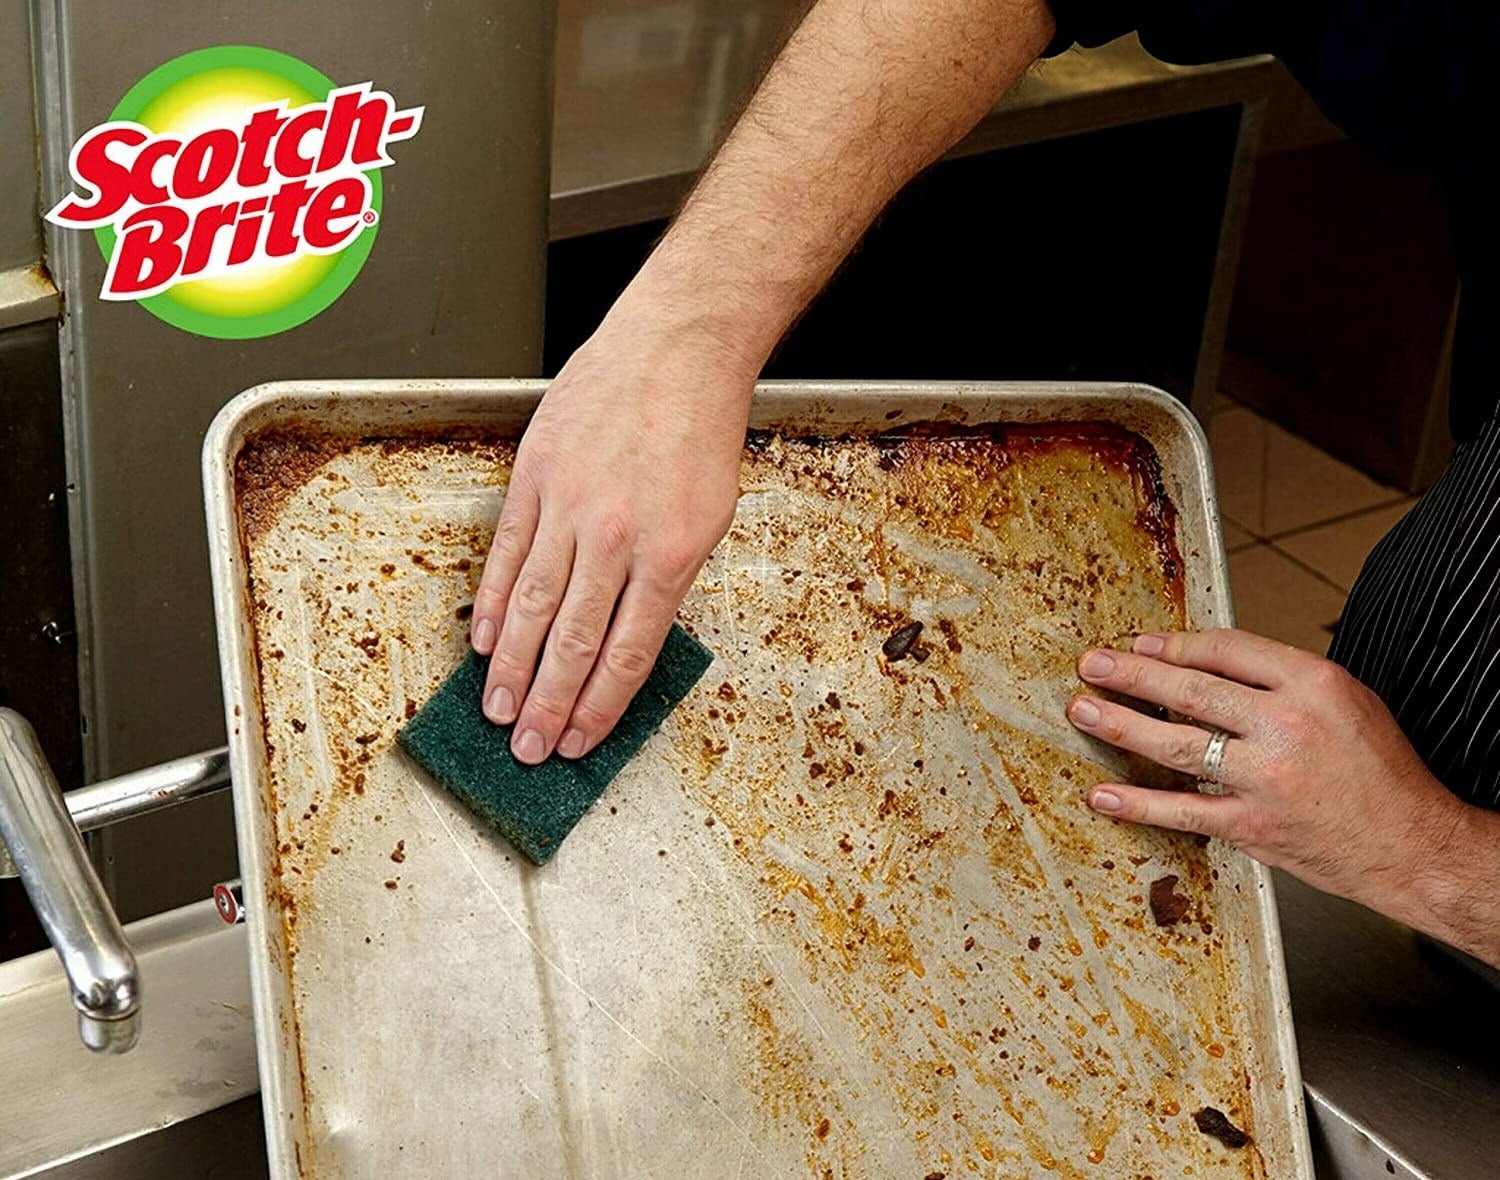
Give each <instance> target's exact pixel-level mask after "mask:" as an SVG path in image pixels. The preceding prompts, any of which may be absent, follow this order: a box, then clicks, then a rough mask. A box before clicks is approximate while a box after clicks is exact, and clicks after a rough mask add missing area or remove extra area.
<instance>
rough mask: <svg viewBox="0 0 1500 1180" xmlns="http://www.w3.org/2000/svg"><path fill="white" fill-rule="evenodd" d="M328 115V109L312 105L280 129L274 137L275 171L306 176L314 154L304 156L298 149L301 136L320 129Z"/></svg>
mask: <svg viewBox="0 0 1500 1180" xmlns="http://www.w3.org/2000/svg"><path fill="white" fill-rule="evenodd" d="M327 117H328V111H327V110H326V109H325V108H323V107H314V108H313V109H312V110H310V111H303V112H302V113H301V114H300V115H298V116H297V117H296V118H294V119H293V120H292V121H291V122H290V123H288V124H287V125H286V127H285V128H283V129H282V132H281V134H280V135H278V136H277V137H276V171H277V172H279V173H281V175H283V176H306V175H307V174H308V173H309V172H311V171H312V170H313V160H314V159H316V156H304V155H303V154H302V153H301V151H300V150H299V149H300V148H301V147H302V140H303V137H305V136H306V135H307V133H308V132H309V131H317V130H320V129H321V128H322V126H323V121H324V120H325V119H326V118H327Z"/></svg>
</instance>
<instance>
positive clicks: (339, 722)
mask: <svg viewBox="0 0 1500 1180" xmlns="http://www.w3.org/2000/svg"><path fill="white" fill-rule="evenodd" d="M540 388H541V386H540V385H539V384H537V383H528V382H521V383H517V382H488V383H451V382H450V383H442V382H432V383H426V384H412V383H400V382H372V383H365V384H358V385H343V386H340V387H338V388H337V389H336V390H332V391H331V390H329V389H328V388H326V387H324V386H321V385H295V384H293V385H288V384H282V385H276V386H266V387H261V388H259V389H257V390H252V391H250V392H248V393H246V394H244V395H242V396H241V397H240V398H239V399H237V400H236V401H235V402H233V403H232V404H231V405H230V406H229V407H228V408H226V410H225V411H224V412H223V413H222V414H221V415H220V417H219V419H218V421H217V423H216V424H215V426H214V428H213V430H212V432H211V434H210V438H209V440H208V443H207V446H206V448H205V459H204V468H205V481H206V487H207V496H208V504H209V513H210V526H211V531H212V538H213V548H214V554H213V557H214V563H215V570H214V573H215V584H216V594H217V599H218V612H219V616H218V617H219V631H220V642H221V649H222V655H223V668H224V678H225V684H226V686H227V691H226V700H227V705H226V707H227V709H228V713H229V723H230V728H231V732H232V737H231V752H232V757H233V761H234V774H235V791H236V806H237V809H238V821H239V832H240V846H241V858H242V871H243V874H244V877H245V883H246V899H247V902H248V903H249V905H250V908H251V919H252V923H253V926H252V931H251V933H252V938H251V948H252V966H253V977H254V987H255V1000H256V1014H257V1026H258V1032H259V1038H260V1057H261V1076H262V1083H263V1087H264V1094H265V1109H266V1119H267V1127H268V1139H269V1143H270V1149H271V1159H272V1169H273V1174H274V1175H275V1176H276V1177H278V1180H279V1178H281V1177H293V1176H302V1177H319V1178H334V1177H340V1178H342V1177H369V1176H379V1175H400V1176H421V1177H455V1178H467V1177H481V1176H483V1177H490V1176H497V1175H499V1176H512V1175H514V1176H535V1175H549V1176H550V1175H566V1176H575V1177H622V1178H623V1177H630V1178H634V1177H643V1176H657V1177H720V1176H724V1177H735V1176H754V1177H772V1176H778V1177H779V1176H787V1177H800V1176H808V1177H816V1178H819V1180H821V1178H825V1177H835V1178H844V1177H849V1178H853V1177H875V1178H886V1177H903V1178H911V1180H924V1178H926V1180H930V1178H932V1177H936V1176H945V1177H961V1176H970V1175H974V1176H982V1177H1006V1178H1015V1177H1027V1178H1032V1177H1063V1178H1064V1180H1073V1178H1077V1177H1094V1176H1097V1177H1101V1178H1109V1180H1121V1178H1127V1180H1140V1178H1144V1177H1151V1178H1153V1180H1165V1178H1167V1177H1178V1176H1189V1175H1190V1176H1194V1177H1210V1178H1217V1177H1223V1178H1225V1180H1229V1178H1231V1177H1233V1178H1239V1177H1248V1178H1255V1177H1272V1178H1276V1180H1282V1178H1286V1177H1297V1178H1302V1180H1310V1177H1311V1175H1312V1173H1311V1169H1310V1165H1309V1162H1308V1150H1307V1141H1306V1130H1305V1121H1304V1113H1303V1109H1302V1104H1301V1085H1300V1082H1299V1078H1298V1072H1297V1065H1296V1054H1295V1047H1294V1044H1293V1040H1292V1032H1291V1023H1290V1019H1289V1013H1288V1008H1287V994H1286V985H1285V976H1284V972H1283V967H1282V961H1281V953H1280V946H1279V942H1278V934H1277V928H1276V923H1275V916H1274V907H1273V903H1272V899H1271V895H1270V892H1269V884H1268V881H1267V879H1266V876H1265V874H1264V873H1263V872H1262V871H1261V870H1260V869H1259V868H1258V867H1257V866H1255V865H1254V864H1253V863H1252V862H1250V861H1249V860H1247V859H1245V858H1242V857H1240V856H1239V855H1237V854H1235V853H1234V852H1233V851H1232V850H1230V849H1227V848H1224V847H1220V846H1219V845H1217V844H1209V845H1207V846H1206V847H1204V846H1200V845H1199V844H1198V843H1197V842H1195V841H1194V840H1193V839H1192V838H1190V837H1183V836H1177V835H1172V834H1166V833H1161V832H1154V831H1144V830H1137V829H1132V828H1129V827H1125V826H1122V825H1120V824H1117V823H1114V822H1112V821H1109V820H1106V819H1103V818H1101V817H1098V816H1095V815H1093V814H1091V813H1090V812H1089V811H1088V809H1087V808H1086V807H1085V805H1084V803H1083V795H1084V792H1085V790H1086V788H1087V787H1088V786H1089V785H1090V784H1091V783H1093V782H1095V781H1098V780H1100V779H1104V778H1112V777H1116V776H1119V775H1122V774H1128V773H1132V771H1136V772H1140V771H1141V768H1140V767H1134V768H1132V767H1127V766H1125V765H1123V764H1122V763H1121V761H1120V760H1119V759H1118V758H1117V757H1116V756H1114V755H1113V754H1112V753H1110V752H1109V751H1107V750H1106V749H1103V748H1101V747H1100V746H1098V745H1097V744H1095V743H1093V742H1092V741H1090V740H1088V739H1085V738H1083V737H1081V736H1080V735H1078V734H1077V733H1075V732H1074V731H1073V730H1072V729H1071V728H1070V727H1069V726H1068V725H1067V723H1066V722H1065V720H1064V719H1063V706H1064V703H1065V702H1066V700H1067V699H1068V696H1069V694H1070V693H1071V692H1072V691H1073V690H1074V689H1075V687H1076V681H1075V679H1074V676H1073V672H1072V662H1073V659H1074V656H1075V654H1076V652H1077V651H1078V650H1079V649H1080V647H1082V646H1083V645H1085V644H1094V643H1106V644H1120V643H1123V642H1125V641H1126V640H1127V638H1128V637H1129V636H1130V635H1132V634H1134V633H1136V632H1138V631H1140V630H1142V629H1145V628H1150V627H1171V626H1180V625H1184V624H1186V625H1191V626H1197V627H1208V626H1214V625H1220V624H1225V623H1227V622H1228V621H1229V601H1228V591H1227V587H1226V585H1225V572H1224V559H1223V552H1222V546H1221V542H1220V539H1219V536H1218V530H1217V524H1216V519H1217V517H1216V512H1215V509H1214V503H1213V496H1212V490H1211V484H1210V481H1209V478H1208V471H1207V459H1206V456H1205V450H1204V444H1203V440H1202V436H1201V434H1200V433H1199V432H1198V430H1197V428H1196V427H1195V426H1194V425H1193V424H1192V423H1191V420H1190V419H1188V418H1187V417H1186V415H1185V414H1184V413H1182V412H1181V411H1180V410H1179V409H1177V408H1176V407H1175V405H1174V403H1172V402H1171V401H1170V400H1169V399H1167V398H1166V397H1165V396H1163V395H1161V394H1158V393H1155V392H1153V391H1151V390H1146V389H1142V388H1139V387H1129V386H1038V385H1020V386H1005V385H999V386H996V385H986V386H932V385H891V386H885V385H868V384H866V385H857V386H843V385H823V384H820V385H808V386H802V385H772V386H767V387H765V388H763V389H762V391H761V393H760V395H759V397H758V399H757V403H756V408H755V413H754V419H753V422H752V425H753V426H756V427H760V428H764V429H766V430H767V433H765V434H762V435H759V436H756V437H755V438H754V440H753V442H752V445H751V446H749V447H747V450H746V454H745V459H744V466H743V473H742V477H741V487H742V491H741V497H740V502H739V509H738V514H737V517H736V519H735V523H734V526H733V528H732V530H731V532H730V534H729V536H728V537H727V538H726V540H725V542H724V543H723V544H722V545H721V546H720V548H719V549H718V551H717V552H716V553H715V554H714V556H713V557H712V559H711V560H710V561H709V562H708V564H707V566H706V567H705V569H704V571H703V573H702V574H701V576H700V577H699V579H698V581H697V583H696V585H695V586H694V588H693V591H692V593H691V594H690V595H689V597H688V600H687V602H686V604H685V605H684V607H683V610H682V616H681V617H682V619H683V621H684V622H685V623H686V624H687V625H688V626H690V627H691V628H692V629H693V630H694V631H695V632H696V633H697V634H698V635H699V637H700V638H702V639H703V640H704V641H705V642H707V643H708V644H709V646H710V647H712V648H713V649H714V651H715V652H716V653H717V656H718V658H717V660H716V662H715V663H714V665H713V667H712V668H711V669H710V670H709V672H708V674H707V675H706V676H705V677H704V679H703V681H702V682H701V683H700V684H699V685H698V687H697V688H696V689H695V690H694V691H693V692H692V693H691V694H690V695H689V697H688V698H687V700H686V702H685V703H684V705H683V706H682V708H681V709H680V710H679V711H678V712H677V713H676V714H675V715H674V716H673V717H672V718H671V719H669V720H668V722H667V723H666V725H665V726H664V727H663V728H662V730H661V731H660V732H659V733H658V734H657V735H656V736H655V737H654V738H653V739H652V740H651V741H650V742H649V743H648V744H647V746H646V748H645V750H644V751H643V752H642V753H641V755H640V756H639V757H638V758H637V759H636V760H635V761H634V762H633V763H632V764H631V765H630V766H629V767H627V769H626V770H625V771H624V773H622V774H621V775H620V777H619V778H618V779H617V780H616V781H615V783H614V784H613V785H612V786H611V788H610V790H609V791H608V793H607V794H606V795H605V797H604V798H603V799H602V800H601V802H600V804H599V805H598V806H596V807H595V808H594V810H593V811H592V812H591V813H590V814H589V815H588V816H587V817H585V819H584V820H583V822H582V823H581V824H580V825H579V827H578V828H577V830H576V831H575V832H574V834H573V835H572V836H571V838H570V839H569V840H568V842H567V844H566V845H565V846H564V847H563V848H562V849H561V851H560V852H559V853H558V855H557V857H556V859H555V860H554V861H553V862H552V863H551V864H549V865H548V866H546V867H545V868H542V869H535V868H531V867H529V866H527V865H526V864H524V863H522V862H521V861H520V859H519V858H518V857H517V856H516V855H515V854H514V853H513V852H512V851H511V850H510V848H509V847H508V846H507V845H506V844H505V843H504V841H503V840H501V839H499V838H498V837H496V836H493V835H492V834H491V833H490V832H488V831H487V830H485V829H484V828H482V827H480V826H478V825H477V824H476V823H475V822H474V821H473V820H472V819H471V818H470V816H469V815H468V814H467V813H466V812H465V811H464V809H463V808H462V807H460V806H459V805H457V804H456V803H455V802H454V801H453V800H451V799H450V798H449V797H448V796H447V795H446V794H444V793H443V792H442V791H441V790H439V789H436V788H434V787H433V786H432V785H431V784H430V783H429V782H428V781H427V780H426V779H424V778H423V776H422V775H421V774H420V773H419V772H417V771H416V770H415V769H414V768H413V767H412V765H411V764H410V763H408V762H407V761H406V760H405V758H404V757H403V756H402V755H401V754H400V753H399V752H398V750H397V748H396V746H395V745H394V738H395V734H396V732H397V730H398V729H399V728H400V726H401V725H402V723H403V722H404V720H405V719H406V717H407V715H408V714H409V713H410V712H411V711H412V710H413V709H414V708H415V706H416V705H417V704H418V703H420V702H421V701H422V700H424V699H425V697H426V696H427V694H428V693H429V692H430V691H431V690H432V689H433V687H434V686H435V685H436V684H437V683H438V682H439V681H440V680H441V678H442V677H443V676H444V675H445V674H446V673H447V672H448V671H449V669H450V668H451V667H452V666H453V664H454V663H455V662H456V661H457V660H458V659H459V657H460V655H461V654H462V652H463V651H464V645H465V636H466V630H467V628H466V624H465V622H464V621H463V618H462V616H463V614H464V611H463V609H462V608H463V606H464V604H466V603H467V602H468V601H469V599H470V597H471V595H472V593H473V589H474V586H475V585H476V583H477V579H478V576H479V572H480V567H481V564H482V561H483V557H484V554H485V551H486V548H487V544H488V541H489V536H490V531H491V529H492V527H493V522H494V520H495V517H496V512H497V510H498V508H499V505H500V503H501V498H502V495H503V489H504V486H505V482H506V479H507V472H508V469H509V464H510V460H511V458H512V455H513V449H512V446H511V445H510V443H508V442H507V441H505V440H506V439H510V438H514V437H515V436H516V434H517V432H518V430H519V428H520V426H521V425H522V423H524V421H525V419H526V416H527V415H528V413H529V412H530V409H531V408H532V406H533V405H534V404H535V399H536V397H537V396H538V394H539V392H540ZM933 422H937V423H943V424H946V425H944V426H942V427H940V428H913V429H911V430H909V431H908V432H907V435H906V436H905V437H900V438H893V437H890V436H889V434H888V433H887V437H885V438H883V439H875V440H872V439H871V438H870V435H872V434H880V433H881V432H891V431H892V430H893V429H900V428H904V427H907V426H909V425H910V424H918V423H933ZM993 423H1008V424H1010V425H1007V426H1003V427H997V426H992V425H990V424H993ZM909 619H917V620H921V621H923V622H924V623H925V624H926V629H925V631H924V633H923V645H924V647H923V650H922V651H920V652H919V653H918V654H920V655H924V656H925V659H920V660H919V659H917V658H916V656H908V657H907V658H906V659H904V660H901V661H899V662H896V663H890V662H889V661H887V660H886V659H885V657H884V656H883V655H882V654H881V650H880V649H881V641H882V640H884V639H885V638H886V637H887V636H888V635H889V634H890V633H891V632H892V631H894V630H895V629H896V628H897V627H899V626H900V625H902V624H903V623H904V622H906V621H907V620H909ZM1167 875H1173V876H1176V877H1177V878H1178V879H1179V881H1178V885H1177V887H1176V892H1177V893H1178V895H1180V896H1181V897H1183V898H1184V899H1185V901H1186V913H1185V914H1184V916H1183V918H1182V920H1181V921H1179V922H1178V923H1176V924H1174V925H1171V926H1165V927H1163V926H1158V925H1157V923H1156V921H1155V920H1154V918H1153V915H1152V913H1151V910H1150V907H1149V905H1148V891H1149V888H1150V885H1151V883H1152V882H1153V881H1156V880H1159V879H1160V878H1162V877H1164V876H1167ZM1203 1107H1214V1108H1217V1109H1219V1110H1222V1111H1224V1112H1225V1113H1226V1114H1227V1115H1228V1116H1229V1117H1230V1119H1231V1120H1232V1121H1233V1122H1234V1123H1235V1124H1236V1125H1237V1126H1239V1127H1241V1128H1243V1129H1244V1130H1246V1131H1247V1132H1249V1134H1250V1135H1251V1138H1252V1141H1251V1144H1250V1145H1249V1146H1246V1147H1241V1148H1238V1149H1231V1148H1228V1147H1225V1146H1223V1145H1221V1144H1220V1143H1219V1142H1218V1141H1216V1140H1215V1139H1212V1138H1209V1137H1207V1136H1205V1135H1203V1134H1201V1133H1200V1132H1199V1131H1198V1130H1197V1128H1196V1126H1195V1124H1194V1121H1193V1119H1192V1117H1191V1116H1192V1112H1194V1111H1197V1110H1199V1109H1201V1108H1203Z"/></svg>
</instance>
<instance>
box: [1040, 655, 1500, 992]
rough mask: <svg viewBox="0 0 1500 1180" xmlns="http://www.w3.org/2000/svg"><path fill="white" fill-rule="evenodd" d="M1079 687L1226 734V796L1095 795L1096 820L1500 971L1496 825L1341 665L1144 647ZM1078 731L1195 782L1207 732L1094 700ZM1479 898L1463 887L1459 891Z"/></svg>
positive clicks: (1101, 667) (1090, 664) (1097, 663)
mask: <svg viewBox="0 0 1500 1180" xmlns="http://www.w3.org/2000/svg"><path fill="white" fill-rule="evenodd" d="M1078 670H1079V674H1080V676H1081V677H1082V678H1083V679H1084V680H1085V681H1087V682H1088V683H1089V684H1092V685H1095V686H1096V687H1098V688H1102V689H1109V690H1112V691H1114V692H1117V693H1122V694H1124V695H1126V696H1130V697H1134V698H1136V699H1137V700H1141V701H1145V702H1149V703H1150V704H1153V705H1160V706H1164V707H1165V708H1167V709H1169V710H1171V711H1172V712H1173V713H1176V714H1179V715H1181V716H1184V717H1189V718H1192V720H1193V721H1196V722H1199V723H1201V726H1208V727H1212V728H1217V729H1223V730H1226V731H1228V733H1229V734H1230V735H1231V736H1230V740H1229V742H1228V744H1227V745H1226V746H1225V748H1224V759H1223V763H1222V765H1221V768H1220V771H1219V775H1218V778H1219V780H1220V782H1221V784H1222V788H1223V794H1222V795H1211V794H1195V793H1192V792H1177V791H1157V790H1151V789H1147V788H1143V787H1138V786H1130V785H1127V784H1116V783H1102V784H1100V785H1098V786H1095V787H1094V788H1092V789H1091V790H1090V792H1089V804H1090V806H1092V807H1093V808H1094V809H1095V810H1097V811H1099V812H1101V813H1103V814H1105V815H1109V816H1113V817H1115V818H1118V819H1125V820H1131V821H1134V822H1136V823H1147V824H1155V825H1157V826H1159V827H1166V828H1175V829H1177V830H1179V831H1185V832H1198V833H1201V834H1203V835H1206V836H1215V837H1218V838H1220V839H1223V840H1227V841H1229V842H1230V843H1232V844H1235V845H1237V846H1238V847H1239V848H1241V849H1243V850H1244V851H1245V852H1247V853H1249V854H1250V855H1251V856H1253V857H1255V859H1256V860H1259V861H1262V862H1263V863H1265V864H1268V865H1274V866H1276V867H1279V868H1283V869H1286V870H1287V871H1288V872H1291V873H1293V874H1295V875H1296V876H1298V877H1300V878H1302V879H1303V880H1304V881H1306V882H1308V883H1309V884H1311V885H1314V886H1316V887H1317V888H1319V889H1322V890H1324V891H1326V892H1329V893H1336V894H1339V895H1340V896H1343V897H1348V898H1351V899H1353V900H1355V901H1358V902H1361V903H1363V904H1365V905H1368V906H1370V907H1371V908H1372V909H1376V910H1379V911H1381V912H1382V913H1385V914H1387V915H1388V916H1390V917H1394V918H1397V919H1398V920H1400V921H1403V922H1406V923H1407V924H1408V925H1411V926H1415V927H1417V928H1419V929H1422V930H1425V931H1427V932H1428V933H1430V934H1433V935H1434V936H1436V937H1438V938H1441V939H1443V940H1445V941H1447V942H1451V943H1453V944H1454V945H1457V946H1459V947H1461V948H1462V949H1465V950H1467V951H1469V952H1470V953H1472V954H1476V955H1478V956H1480V957H1481V958H1485V959H1487V960H1488V961H1490V962H1492V963H1495V962H1500V903H1496V902H1493V901H1492V900H1491V898H1492V897H1493V889H1492V888H1491V887H1490V886H1489V885H1487V884H1484V883H1485V882H1492V881H1493V879H1494V874H1495V872H1496V871H1497V870H1500V821H1497V817H1495V816H1493V815H1491V814H1489V813H1487V812H1483V811H1480V810H1479V809H1478V808H1474V807H1470V806H1468V805H1466V804H1464V803H1462V802H1461V801H1459V800H1458V799H1457V798H1456V797H1454V796H1453V795H1452V794H1450V793H1449V791H1448V790H1447V789H1446V788H1445V787H1444V786H1443V785H1442V784H1441V783H1440V782H1438V780H1437V779H1436V778H1434V777H1433V776H1432V774H1431V773H1430V772H1429V771H1428V770H1427V768H1426V766H1424V765H1423V763H1422V760H1421V759H1420V758H1419V757H1418V756H1417V753H1416V751H1415V750H1413V749H1412V747H1411V744H1410V743H1409V742H1408V741H1407V740H1406V737H1405V735H1404V734H1403V733H1402V732H1401V730H1400V728H1399V727H1398V726H1397V724H1396V722H1395V719H1394V718H1393V717H1392V716H1391V714H1390V712H1389V711H1388V710H1387V709H1386V707H1385V705H1384V704H1383V703H1382V702H1381V700H1380V698H1379V697H1377V696H1376V695H1375V694H1374V693H1373V692H1371V691H1370V690H1369V689H1367V688H1366V687H1365V686H1364V685H1362V684H1360V683H1359V682H1358V681H1357V680H1355V679H1354V678H1353V677H1352V676H1350V675H1349V674H1348V673H1347V672H1345V671H1344V670H1343V669H1342V668H1340V667H1339V666H1338V665H1336V664H1333V663H1331V662H1329V661H1328V660H1324V659H1320V658H1318V657H1317V656H1314V655H1310V654H1309V653H1307V652H1304V651H1299V650H1298V649H1296V648H1294V647H1288V646H1287V645H1285V644H1282V643H1276V642H1274V641H1273V640H1270V639H1264V638H1261V637H1260V636H1256V635H1250V634H1247V633H1246V632H1243V631H1209V632H1204V633H1201V634H1169V635H1158V634H1151V635H1142V636H1140V637H1139V638H1137V639H1136V640H1135V643H1134V646H1133V650H1132V651H1130V652H1118V651H1107V650H1094V651H1089V652H1086V653H1084V655H1083V656H1082V657H1081V658H1080V659H1079V662H1078ZM1068 716H1069V718H1070V719H1071V720H1072V722H1073V724H1074V725H1076V726H1077V727H1078V728H1079V729H1081V730H1082V731H1083V732H1085V733H1088V734H1092V735H1093V736H1095V737H1098V738H1102V739H1103V740H1104V741H1107V742H1109V743H1110V744H1112V745H1115V746H1118V747H1120V748H1121V749H1124V750H1130V751H1132V752H1134V753H1137V754H1143V755H1145V756H1146V757H1148V758H1150V759H1152V760H1153V761H1155V762H1159V763H1161V764H1162V765H1163V766H1167V767H1170V768H1171V769H1173V770H1179V771H1182V772H1184V773H1186V774H1192V775H1196V774H1198V773H1199V770H1200V768H1201V767H1202V764H1203V756H1204V753H1205V751H1206V749H1207V747H1208V741H1209V736H1210V731H1209V729H1206V728H1202V727H1201V726H1200V725H1193V724H1181V723H1176V722H1172V721H1165V720H1159V719H1157V718H1156V717H1151V716H1147V715H1146V714H1144V713H1142V712H1138V711H1137V710H1135V709H1131V708H1128V707H1126V706H1124V705H1120V704H1116V703H1113V702H1111V701H1105V700H1101V699H1100V698H1098V697H1095V696H1092V695H1080V696H1077V697H1075V698H1074V699H1073V701H1072V703H1071V704H1070V705H1069V708H1068ZM1471 881H1472V883H1473V884H1474V886H1475V887H1474V888H1473V889H1471V888H1470V887H1469V886H1470V883H1471Z"/></svg>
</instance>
